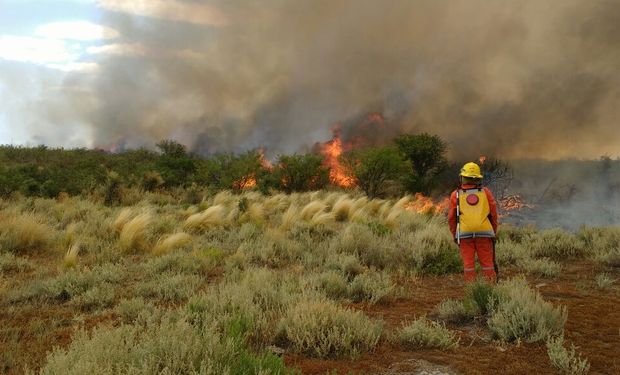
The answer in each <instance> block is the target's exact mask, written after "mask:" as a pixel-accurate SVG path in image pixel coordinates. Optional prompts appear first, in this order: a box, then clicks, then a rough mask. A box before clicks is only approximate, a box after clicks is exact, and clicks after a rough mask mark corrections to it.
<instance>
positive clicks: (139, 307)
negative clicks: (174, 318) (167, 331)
mask: <svg viewBox="0 0 620 375" xmlns="http://www.w3.org/2000/svg"><path fill="white" fill-rule="evenodd" d="M155 311H156V307H155V305H153V304H152V303H150V302H147V301H145V300H144V298H142V297H134V298H131V299H124V300H121V301H120V302H119V304H118V305H117V306H116V312H117V313H118V315H119V316H120V317H121V320H122V321H123V323H133V322H135V321H136V320H138V319H139V318H141V317H144V318H147V317H152V316H154V315H155Z"/></svg>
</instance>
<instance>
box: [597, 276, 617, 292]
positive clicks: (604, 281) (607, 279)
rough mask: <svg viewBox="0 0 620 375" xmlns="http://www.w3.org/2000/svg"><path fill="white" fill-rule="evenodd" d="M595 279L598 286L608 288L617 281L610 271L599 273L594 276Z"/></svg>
mask: <svg viewBox="0 0 620 375" xmlns="http://www.w3.org/2000/svg"><path fill="white" fill-rule="evenodd" d="M594 281H595V282H596V286H597V288H599V289H607V288H609V287H610V286H612V285H613V284H614V283H615V282H616V279H613V278H612V277H611V276H610V275H609V274H608V273H599V274H598V275H596V277H595V278H594Z"/></svg>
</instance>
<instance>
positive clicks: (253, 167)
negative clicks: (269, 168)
mask: <svg viewBox="0 0 620 375" xmlns="http://www.w3.org/2000/svg"><path fill="white" fill-rule="evenodd" d="M263 169H264V168H263V165H262V157H261V154H260V153H259V152H258V151H255V150H253V151H248V152H246V153H243V154H239V155H236V154H218V155H215V156H213V157H211V158H209V159H207V160H205V161H204V162H203V163H201V164H200V165H199V170H198V173H197V176H196V182H197V183H198V184H201V185H207V186H211V187H214V188H216V189H233V190H241V189H243V188H246V187H248V181H251V180H252V179H254V181H256V179H257V178H259V175H261V173H262V170H263Z"/></svg>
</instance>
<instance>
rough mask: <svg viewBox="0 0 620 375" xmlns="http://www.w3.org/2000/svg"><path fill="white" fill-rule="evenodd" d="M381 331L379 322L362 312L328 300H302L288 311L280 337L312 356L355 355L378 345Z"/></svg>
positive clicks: (281, 325) (299, 350)
mask: <svg viewBox="0 0 620 375" xmlns="http://www.w3.org/2000/svg"><path fill="white" fill-rule="evenodd" d="M381 330H382V328H381V324H380V323H376V322H373V321H371V320H370V319H368V318H367V317H366V316H365V315H364V314H363V313H362V312H360V311H351V310H347V309H344V308H342V307H340V306H338V305H336V304H334V303H332V302H327V301H303V302H300V303H298V304H296V305H295V306H293V307H291V308H290V309H289V310H288V311H287V312H286V314H285V315H284V317H283V318H282V320H281V322H280V329H279V332H280V333H279V336H280V337H281V338H282V339H283V340H284V341H286V342H287V343H289V344H290V346H291V347H292V349H293V350H294V351H296V352H298V353H304V354H306V355H309V356H312V357H318V358H330V357H342V356H348V357H356V356H358V355H359V354H361V353H362V352H365V351H368V350H372V349H373V348H374V347H375V346H376V345H377V343H378V341H379V338H380V336H381Z"/></svg>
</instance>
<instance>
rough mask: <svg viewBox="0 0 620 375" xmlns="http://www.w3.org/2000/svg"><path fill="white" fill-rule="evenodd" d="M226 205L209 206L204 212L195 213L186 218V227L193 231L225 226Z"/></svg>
mask: <svg viewBox="0 0 620 375" xmlns="http://www.w3.org/2000/svg"><path fill="white" fill-rule="evenodd" d="M226 224H227V221H226V207H225V206H223V205H215V206H211V207H209V208H207V209H206V210H205V211H204V212H201V213H197V214H194V215H192V216H190V217H188V218H187V220H185V224H184V226H185V228H186V229H188V230H192V231H201V230H202V231H204V230H208V229H211V228H215V227H221V226H225V225H226Z"/></svg>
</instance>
